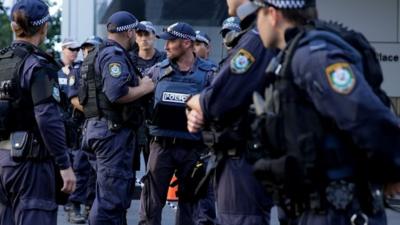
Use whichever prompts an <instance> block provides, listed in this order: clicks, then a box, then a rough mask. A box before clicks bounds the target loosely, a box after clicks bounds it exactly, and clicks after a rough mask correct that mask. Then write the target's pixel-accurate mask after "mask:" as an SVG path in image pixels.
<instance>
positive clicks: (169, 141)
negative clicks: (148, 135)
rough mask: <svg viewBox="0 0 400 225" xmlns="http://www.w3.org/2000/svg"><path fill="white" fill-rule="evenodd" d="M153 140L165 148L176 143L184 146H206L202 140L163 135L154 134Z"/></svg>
mask: <svg viewBox="0 0 400 225" xmlns="http://www.w3.org/2000/svg"><path fill="white" fill-rule="evenodd" d="M152 142H155V143H158V144H160V145H161V147H163V148H167V147H169V146H176V145H179V146H184V147H187V148H193V147H200V146H204V143H203V142H202V141H201V140H188V139H182V138H173V137H161V136H154V137H153V138H152Z"/></svg>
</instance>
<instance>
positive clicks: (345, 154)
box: [253, 21, 387, 199]
mask: <svg viewBox="0 0 400 225" xmlns="http://www.w3.org/2000/svg"><path fill="white" fill-rule="evenodd" d="M335 30H336V31H337V32H336V31H335ZM327 31H328V32H327ZM349 34H352V35H353V36H352V37H351V40H353V42H350V41H347V40H349V39H348V38H350V37H346V35H349ZM318 39H319V40H326V41H328V42H329V43H334V44H336V45H338V46H342V47H343V48H345V49H347V50H348V51H351V52H353V53H355V54H359V55H361V57H362V62H363V64H365V63H366V62H369V65H363V66H364V68H365V67H366V66H367V67H370V68H371V69H370V70H369V71H365V70H364V76H365V78H366V80H367V81H368V83H369V84H370V86H371V87H372V89H373V90H374V92H375V93H376V94H377V96H379V97H380V98H381V100H382V102H384V103H385V104H387V102H386V98H387V96H386V95H385V94H384V92H383V91H382V90H381V89H380V84H381V83H382V72H381V69H380V65H379V62H378V61H377V59H376V58H375V57H374V53H375V52H374V51H373V49H372V47H371V46H370V45H369V44H368V42H366V39H365V38H364V37H363V36H361V34H359V33H356V32H353V31H347V30H346V29H344V28H342V27H340V26H338V25H337V24H327V23H323V22H320V21H317V22H316V24H313V25H312V27H307V28H306V29H305V30H303V31H300V32H299V33H298V34H297V35H296V36H295V37H294V38H293V39H292V40H291V41H290V42H289V43H288V45H287V47H286V48H285V49H284V50H283V51H282V52H280V53H279V55H278V56H277V57H276V58H275V59H274V60H272V61H271V63H270V65H269V66H268V68H267V73H269V74H271V73H272V74H273V75H272V76H274V82H273V83H272V84H271V85H270V86H269V87H268V88H267V89H266V93H265V96H266V100H265V102H266V105H265V106H266V110H265V113H264V114H263V116H262V117H259V121H258V122H259V124H258V129H256V130H257V132H255V133H256V135H258V137H257V138H256V139H260V140H261V143H260V144H261V145H262V146H263V148H264V149H266V152H265V156H266V158H267V159H269V164H270V170H271V171H270V172H272V174H273V179H275V181H276V182H277V183H279V184H283V189H285V193H286V194H288V195H291V196H290V197H293V198H294V199H296V198H302V197H305V196H304V195H306V194H309V193H311V192H313V191H315V190H316V189H318V188H322V189H323V188H325V187H326V186H327V185H328V184H329V183H330V182H332V181H338V180H346V179H355V178H357V179H364V180H362V181H360V180H356V181H355V182H358V183H363V182H365V181H366V180H365V179H366V178H365V177H364V175H365V174H363V171H362V170H363V169H365V168H363V166H365V165H363V163H364V162H365V160H366V158H367V155H366V154H367V153H366V152H363V151H362V150H360V149H359V148H358V147H357V146H355V144H354V143H353V141H352V140H351V137H348V135H346V134H344V132H342V131H340V130H339V129H338V127H337V126H336V124H335V122H334V121H331V120H330V119H328V118H323V117H322V116H321V115H320V114H319V113H318V111H317V110H316V109H315V106H314V105H313V103H312V102H311V101H310V100H309V99H308V97H307V94H306V93H305V91H304V90H300V89H299V87H298V86H297V85H296V84H295V83H294V80H293V79H294V78H293V75H292V71H291V67H290V66H291V62H292V58H293V55H294V53H295V52H296V49H297V48H299V47H301V46H304V45H307V44H308V43H309V42H310V41H313V40H318ZM357 45H358V46H362V47H357ZM358 48H361V49H362V50H363V52H359V51H358ZM366 52H367V53H368V54H365V53H366ZM371 57H372V58H371ZM381 96H383V97H381ZM385 96H386V97H385ZM254 102H255V105H256V111H258V114H260V109H257V108H258V107H257V105H260V98H259V97H257V95H255V96H254ZM261 111H262V110H261ZM253 126H254V127H255V128H256V127H257V124H255V125H253ZM260 127H261V128H260ZM360 168H362V169H360ZM364 184H365V187H366V186H367V185H366V182H365V183H364ZM307 197H309V196H307Z"/></svg>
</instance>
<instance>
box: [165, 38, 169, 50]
mask: <svg viewBox="0 0 400 225" xmlns="http://www.w3.org/2000/svg"><path fill="white" fill-rule="evenodd" d="M168 44H169V41H168V40H167V41H165V44H164V50H165V51H168V49H169V47H168Z"/></svg>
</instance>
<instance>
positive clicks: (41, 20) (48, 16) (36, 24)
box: [31, 14, 50, 27]
mask: <svg viewBox="0 0 400 225" xmlns="http://www.w3.org/2000/svg"><path fill="white" fill-rule="evenodd" d="M49 20H50V14H47V15H46V16H45V17H43V18H42V19H40V20H35V21H32V22H31V24H32V25H33V26H35V27H38V26H41V25H43V24H44V23H46V22H47V21H49Z"/></svg>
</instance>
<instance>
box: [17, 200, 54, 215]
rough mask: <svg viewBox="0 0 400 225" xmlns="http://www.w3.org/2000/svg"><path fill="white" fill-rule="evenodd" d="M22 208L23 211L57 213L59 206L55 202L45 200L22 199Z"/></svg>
mask: <svg viewBox="0 0 400 225" xmlns="http://www.w3.org/2000/svg"><path fill="white" fill-rule="evenodd" d="M21 208H22V209H23V210H41V211H49V212H51V211H55V210H57V204H56V203H55V202H54V201H49V200H43V199H34V198H32V199H21Z"/></svg>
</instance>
